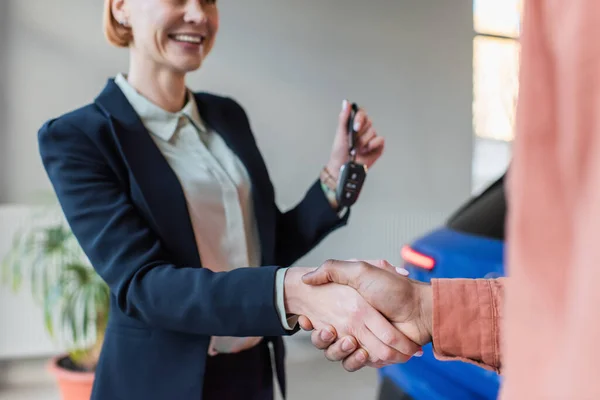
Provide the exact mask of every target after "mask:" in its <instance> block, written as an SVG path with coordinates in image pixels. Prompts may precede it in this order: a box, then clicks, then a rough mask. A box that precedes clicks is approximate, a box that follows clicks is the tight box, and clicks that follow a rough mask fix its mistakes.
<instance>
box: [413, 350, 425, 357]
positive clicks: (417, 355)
mask: <svg viewBox="0 0 600 400" xmlns="http://www.w3.org/2000/svg"><path fill="white" fill-rule="evenodd" d="M422 355H423V350H419V351H417V352H416V353H415V354H414V356H415V357H421V356H422Z"/></svg>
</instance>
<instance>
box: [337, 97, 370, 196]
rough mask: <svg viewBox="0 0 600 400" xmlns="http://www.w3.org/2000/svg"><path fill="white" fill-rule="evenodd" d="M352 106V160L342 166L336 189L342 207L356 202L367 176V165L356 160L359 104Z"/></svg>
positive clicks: (350, 142)
mask: <svg viewBox="0 0 600 400" xmlns="http://www.w3.org/2000/svg"><path fill="white" fill-rule="evenodd" d="M351 107H352V109H351V110H350V118H348V136H349V137H348V143H349V145H348V155H349V157H350V160H349V161H348V162H347V163H346V164H344V165H342V167H341V168H340V175H339V181H338V185H337V190H336V199H337V202H338V205H339V206H340V207H350V206H352V205H353V204H354V203H356V201H357V200H358V196H359V195H360V191H361V189H362V187H363V184H364V183H365V179H366V177H367V167H366V166H365V165H363V164H360V163H357V162H356V161H355V160H356V144H357V141H358V137H357V132H356V131H355V130H354V118H355V117H356V113H357V112H358V106H357V105H356V103H352V106H351Z"/></svg>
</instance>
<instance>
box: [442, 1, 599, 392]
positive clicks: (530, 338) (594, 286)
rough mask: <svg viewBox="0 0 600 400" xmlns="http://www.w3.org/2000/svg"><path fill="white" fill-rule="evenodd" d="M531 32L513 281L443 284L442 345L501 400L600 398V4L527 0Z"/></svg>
mask: <svg viewBox="0 0 600 400" xmlns="http://www.w3.org/2000/svg"><path fill="white" fill-rule="evenodd" d="M523 27H524V32H523V36H522V44H523V47H522V49H523V50H522V66H521V86H520V100H519V106H518V112H517V137H516V141H515V144H514V160H513V162H512V166H511V171H510V172H509V175H508V176H509V180H508V207H509V215H508V243H509V246H508V254H507V260H508V273H509V276H510V278H508V280H507V281H502V280H498V281H464V280H457V281H448V280H439V281H435V282H434V283H433V286H434V304H435V308H436V310H435V311H434V314H435V315H434V347H435V349H436V352H437V353H438V356H439V357H441V358H444V357H463V358H467V359H469V360H472V361H474V362H481V363H484V364H486V365H487V366H489V367H492V368H501V372H502V374H503V375H504V377H505V381H504V382H505V385H504V387H503V390H502V395H501V398H502V399H506V400H517V399H519V400H520V399H523V400H536V399H541V400H554V399H557V400H564V399H569V400H577V399H581V400H594V399H600V372H599V369H598V360H600V346H597V343H598V339H600V288H599V287H598V282H600V266H599V265H598V264H599V263H600V0H526V1H525V20H524V25H523ZM504 293H505V296H504ZM457 303H458V304H459V305H462V306H461V307H456V304H457ZM451 308H454V309H455V310H456V309H457V308H461V309H462V311H461V312H457V311H452V310H451ZM503 315H504V318H503ZM436 316H437V317H436Z"/></svg>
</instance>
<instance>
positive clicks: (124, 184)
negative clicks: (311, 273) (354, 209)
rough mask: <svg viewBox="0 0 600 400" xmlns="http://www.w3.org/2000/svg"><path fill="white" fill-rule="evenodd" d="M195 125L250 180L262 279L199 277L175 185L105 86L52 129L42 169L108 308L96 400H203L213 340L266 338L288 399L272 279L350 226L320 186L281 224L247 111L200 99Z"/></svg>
mask: <svg viewBox="0 0 600 400" xmlns="http://www.w3.org/2000/svg"><path fill="white" fill-rule="evenodd" d="M195 97H196V101H197V104H198V108H199V112H200V115H201V116H202V118H203V120H204V121H205V122H206V124H207V125H208V126H209V127H211V128H212V129H213V130H214V131H215V132H217V133H218V134H220V135H221V136H222V137H223V139H224V140H225V142H226V143H227V145H228V146H229V147H230V148H231V149H232V150H233V152H234V153H235V154H236V155H237V156H238V157H239V158H240V159H241V161H242V162H243V164H244V165H245V167H246V168H247V170H248V173H249V175H250V177H251V181H252V188H253V190H252V194H253V200H254V211H255V214H256V219H257V223H258V231H259V235H260V243H261V249H262V265H265V266H264V267H261V268H240V269H236V270H233V271H231V272H221V273H215V272H211V271H210V270H208V269H205V268H202V265H201V262H200V257H199V254H198V248H197V246H196V241H195V239H194V233H193V230H192V225H191V221H190V217H189V215H188V210H187V207H186V201H185V197H184V194H183V191H182V188H181V186H180V184H179V181H178V179H177V177H176V176H175V174H174V173H173V171H172V170H171V169H170V167H169V165H168V164H167V161H166V160H165V159H164V158H163V156H162V154H161V153H160V151H159V150H158V148H157V147H156V145H155V144H154V142H153V140H152V138H151V137H150V135H149V133H148V131H147V130H146V129H145V127H144V125H143V124H142V122H141V120H140V119H139V117H138V116H137V114H136V113H135V111H134V110H133V108H132V107H131V105H130V104H129V103H128V101H127V99H126V98H125V96H124V95H123V93H122V92H121V90H120V89H119V88H118V86H117V85H116V84H115V83H114V80H112V79H109V81H108V83H107V85H106V87H105V88H104V90H103V91H102V93H101V94H100V95H99V96H98V97H97V98H96V99H95V101H94V102H93V103H91V104H88V105H86V106H84V107H82V108H79V109H77V110H75V111H72V112H69V113H67V114H65V115H62V116H60V117H58V118H54V119H51V120H49V121H48V122H46V123H45V124H44V125H43V126H42V127H41V129H40V131H39V134H38V139H39V150H40V154H41V158H42V161H43V165H44V167H45V169H46V172H47V174H48V176H49V178H50V181H51V182H52V185H53V187H54V190H55V192H56V194H57V196H58V199H59V202H60V205H61V207H62V210H63V211H64V214H65V216H66V218H67V221H68V223H69V225H70V227H71V229H72V230H73V233H74V234H75V236H76V237H77V239H78V241H79V243H80V245H81V246H82V248H83V250H84V251H85V253H86V254H87V256H88V257H89V259H90V260H91V263H92V264H93V266H94V268H95V270H96V271H97V272H98V274H99V275H100V276H101V277H102V278H103V279H104V280H105V281H106V282H107V284H108V285H109V286H110V293H111V296H110V297H111V298H110V301H111V304H110V305H111V309H110V316H109V322H108V327H107V330H106V337H105V339H104V345H103V348H102V353H101V356H100V360H99V363H98V366H97V370H96V378H95V384H94V393H93V396H92V398H93V399H102V400H105V399H127V400H136V399H140V400H153V399H157V400H159V399H160V400H164V399H178V400H187V399H190V400H192V399H193V400H198V399H201V398H202V388H203V379H202V377H203V376H204V372H205V364H206V359H207V351H208V344H209V339H210V336H212V335H216V336H265V337H267V338H269V339H268V340H271V341H272V343H274V345H275V346H274V347H275V350H276V351H275V353H276V355H275V356H276V367H277V372H278V378H279V380H280V385H281V386H282V389H283V390H284V391H285V381H284V375H283V357H284V354H283V353H284V351H283V342H282V340H281V337H280V336H281V335H287V334H289V332H287V331H286V330H285V329H284V328H283V327H282V325H281V322H280V319H279V316H278V313H277V310H276V299H275V295H274V290H275V272H276V270H277V269H278V268H280V267H282V266H289V265H291V264H292V263H294V262H295V261H296V260H297V259H298V258H300V257H302V256H303V255H305V254H306V253H307V252H309V251H310V250H311V249H312V248H313V247H315V245H317V244H318V243H319V242H320V241H321V240H322V239H323V238H324V237H325V236H326V235H327V234H328V233H330V232H332V231H333V230H334V229H336V228H338V227H340V226H342V225H345V224H346V222H347V218H348V213H347V214H346V216H345V217H344V218H339V217H338V215H337V213H336V212H335V211H334V210H333V209H332V208H331V206H330V205H329V203H328V201H327V199H326V197H325V195H324V193H323V191H322V189H321V188H320V185H319V181H318V180H317V181H316V182H315V183H314V184H313V185H312V186H311V187H310V189H309V190H308V192H307V194H306V196H305V198H304V199H303V200H302V201H301V202H300V203H299V204H298V205H297V206H296V207H295V208H293V209H291V210H290V211H288V212H285V213H282V212H280V211H279V210H278V208H277V206H276V203H275V194H274V190H273V186H272V183H271V180H270V178H269V174H268V172H267V168H266V166H265V163H264V161H263V158H262V156H261V154H260V151H259V149H258V147H257V144H256V142H255V139H254V136H253V134H252V131H251V128H250V124H249V121H248V118H247V116H246V113H245V111H244V110H243V108H242V107H241V106H240V105H239V104H238V103H237V102H235V101H234V100H232V99H231V98H226V97H220V96H216V95H213V94H208V93H196V94H195Z"/></svg>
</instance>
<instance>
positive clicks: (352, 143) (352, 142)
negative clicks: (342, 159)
mask: <svg viewBox="0 0 600 400" xmlns="http://www.w3.org/2000/svg"><path fill="white" fill-rule="evenodd" d="M350 107H351V110H350V117H349V118H348V129H347V131H348V154H349V155H350V157H353V156H354V154H353V153H356V141H357V132H356V131H355V130H354V118H355V117H356V114H357V113H358V105H357V104H356V103H352V105H351V106H350Z"/></svg>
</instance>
